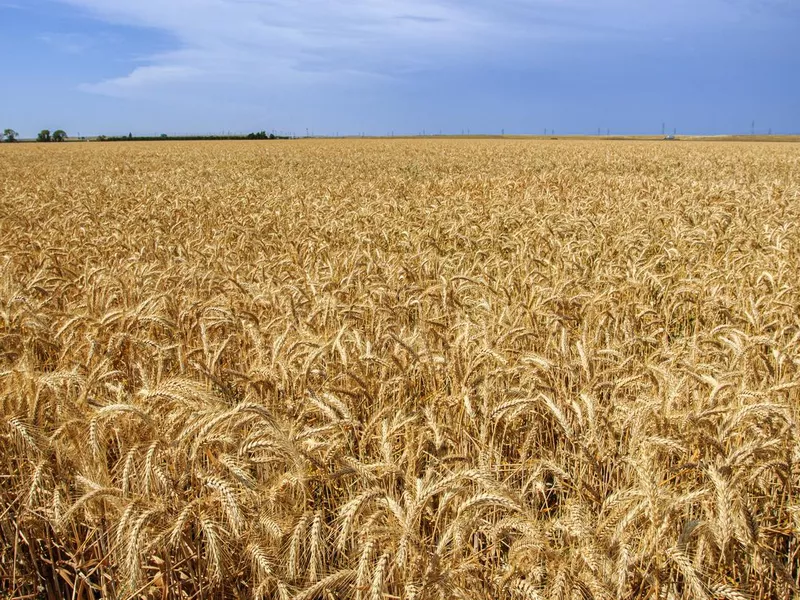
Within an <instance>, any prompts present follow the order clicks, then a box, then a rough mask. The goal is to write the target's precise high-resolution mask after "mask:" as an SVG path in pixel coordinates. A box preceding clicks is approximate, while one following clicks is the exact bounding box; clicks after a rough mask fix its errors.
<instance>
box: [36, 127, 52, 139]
mask: <svg viewBox="0 0 800 600" xmlns="http://www.w3.org/2000/svg"><path fill="white" fill-rule="evenodd" d="M36 141H37V142H51V141H52V138H51V137H50V130H49V129H42V130H41V131H40V132H39V135H37V136H36Z"/></svg>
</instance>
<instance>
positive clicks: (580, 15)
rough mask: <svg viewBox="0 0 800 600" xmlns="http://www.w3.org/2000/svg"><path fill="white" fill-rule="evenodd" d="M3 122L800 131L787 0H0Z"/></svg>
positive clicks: (106, 129)
mask: <svg viewBox="0 0 800 600" xmlns="http://www.w3.org/2000/svg"><path fill="white" fill-rule="evenodd" d="M0 23H2V24H3V27H2V30H3V34H2V36H1V37H0V55H2V56H3V59H2V62H0V74H2V81H3V90H2V94H0V129H3V128H5V127H12V128H14V129H16V130H17V131H19V132H20V133H21V134H22V135H23V136H31V135H34V134H35V132H37V131H38V130H40V129H43V128H49V129H57V128H62V129H65V130H66V131H67V132H68V133H69V134H70V135H77V134H78V133H80V134H82V135H95V134H100V133H106V134H120V133H127V132H129V131H132V132H134V133H135V134H155V133H161V132H166V133H171V134H177V133H220V132H228V131H231V132H247V131H252V130H260V129H266V130H273V129H274V130H276V131H282V132H295V133H297V134H303V135H304V134H305V132H306V129H308V130H309V132H313V133H315V134H323V135H330V134H335V133H337V132H338V133H340V134H354V133H361V132H364V133H366V134H368V135H370V134H374V135H383V134H386V133H388V132H391V131H394V132H395V134H396V135H400V134H416V133H420V132H422V131H423V130H424V131H425V132H427V133H439V132H440V131H441V132H442V133H461V132H462V131H465V132H466V131H470V132H471V133H499V132H500V131H502V130H505V132H506V133H543V131H544V130H545V128H546V129H547V130H548V131H550V130H555V132H556V133H557V134H567V133H576V134H581V133H596V132H597V130H598V128H601V129H602V131H603V132H604V133H605V131H607V130H610V131H611V132H612V133H660V131H661V124H662V122H663V123H665V124H666V128H667V130H668V131H670V132H671V131H672V129H673V128H676V129H677V130H678V132H679V133H708V134H717V133H741V132H749V130H750V127H751V122H752V121H753V120H755V125H756V130H757V131H760V132H764V133H766V132H767V130H768V129H771V130H772V131H773V132H774V133H779V132H783V133H800V35H798V32H800V2H798V0H761V1H757V0H752V1H751V0H669V1H664V0H659V1H656V0H636V1H634V0H593V1H592V0H461V1H456V0H304V1H302V2H300V1H291V0H0Z"/></svg>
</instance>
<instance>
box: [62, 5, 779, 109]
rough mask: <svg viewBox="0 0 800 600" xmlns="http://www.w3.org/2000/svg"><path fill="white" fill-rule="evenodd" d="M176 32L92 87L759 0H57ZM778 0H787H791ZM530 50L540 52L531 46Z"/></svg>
mask: <svg viewBox="0 0 800 600" xmlns="http://www.w3.org/2000/svg"><path fill="white" fill-rule="evenodd" d="M57 1H59V2H62V3H67V4H70V5H73V6H76V7H79V8H81V9H84V10H86V11H88V12H89V13H90V14H92V15H93V16H95V17H97V18H100V19H103V20H106V21H109V22H113V23H118V24H124V25H132V26H138V27H147V28H155V29H158V30H161V31H164V32H167V33H168V34H169V35H171V36H172V37H173V38H174V40H175V45H176V49H175V50H174V51H173V52H168V53H162V54H159V55H157V56H152V57H150V59H149V60H148V61H147V63H146V64H144V65H142V66H139V67H137V68H135V69H133V70H132V71H131V72H130V73H128V74H126V75H123V76H120V77H117V78H114V79H109V80H107V81H103V82H99V83H93V84H88V85H85V86H84V87H83V89H86V90H89V91H93V92H98V93H103V94H110V95H131V94H135V93H137V92H142V91H146V90H149V89H152V88H158V89H160V88H163V86H167V85H173V84H183V83H185V82H188V81H201V80H202V81H205V82H226V81H228V82H230V81H236V82H239V83H242V84H245V85H251V84H253V83H254V82H258V81H269V82H270V83H271V84H272V85H281V84H303V83H306V82H313V81H319V80H326V81H335V80H341V79H342V78H346V79H348V80H352V79H353V78H359V77H393V76H399V75H400V74H402V73H407V72H408V71H409V70H414V69H424V68H432V67H436V66H442V65H447V64H452V63H458V62H469V61H470V60H482V61H491V60H496V61H498V63H501V62H502V61H504V60H506V59H507V58H508V57H509V56H512V57H513V56H517V57H520V56H522V57H524V56H528V55H527V54H526V53H525V52H522V51H521V49H522V48H527V49H530V47H531V46H532V45H535V44H540V45H541V44H544V43H568V42H570V41H572V42H574V41H576V40H577V41H584V42H585V41H586V40H590V39H601V38H608V37H614V36H621V35H643V34H648V33H651V32H654V33H657V34H658V36H659V38H661V37H663V35H664V31H669V32H671V31H673V30H675V29H682V28H686V27H693V26H717V27H718V26H720V24H724V23H725V22H727V21H732V20H735V19H737V18H741V17H742V15H743V14H745V13H747V12H751V11H752V10H753V7H755V6H756V5H759V6H762V8H763V3H759V2H755V0H752V1H751V0H706V1H705V2H704V3H697V2H696V1H693V0H673V1H672V2H670V3H669V5H668V6H667V5H666V4H663V3H661V2H656V1H655V0H639V1H634V0H591V1H590V0H462V1H457V0H306V1H304V2H296V1H295V0H137V1H136V2H131V1H130V0H57ZM772 3H778V4H781V5H783V2H782V1H781V0H772ZM528 60H530V59H529V58H528Z"/></svg>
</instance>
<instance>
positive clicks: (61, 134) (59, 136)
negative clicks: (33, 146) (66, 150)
mask: <svg viewBox="0 0 800 600" xmlns="http://www.w3.org/2000/svg"><path fill="white" fill-rule="evenodd" d="M66 139H67V132H66V131H64V130H63V129H56V130H55V131H54V132H53V141H54V142H63V141H64V140H66Z"/></svg>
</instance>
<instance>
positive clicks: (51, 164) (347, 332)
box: [0, 139, 800, 600]
mask: <svg viewBox="0 0 800 600" xmlns="http://www.w3.org/2000/svg"><path fill="white" fill-rule="evenodd" d="M798 173H800V144H795V143H786V144H767V143H765V144H758V143H753V144H728V143H700V142H698V143H672V144H664V143H658V142H601V141H549V140H548V141H530V140H457V139H456V140H415V141H411V140H383V141H382V140H356V141H340V140H335V141H311V140H310V141H297V142H270V143H258V142H251V143H246V142H224V143H222V142H220V143H172V142H157V143H149V144H147V143H135V144H134V143H131V144H100V143H97V144H78V143H75V144H59V145H46V146H38V145H32V144H31V145H23V144H18V145H11V144H8V145H4V146H3V147H0V407H1V409H0V410H1V412H0V589H4V590H6V592H7V593H8V594H10V595H11V596H26V595H29V596H28V597H33V595H35V594H37V593H39V594H41V595H42V596H43V597H47V598H53V599H55V598H64V597H73V598H78V599H88V598H97V597H103V598H138V597H147V598H250V597H256V598H281V599H288V598H296V599H306V600H313V599H316V598H320V599H322V598H325V599H336V598H338V599H345V598H347V599H350V598H353V599H358V600H379V599H399V598H402V599H404V600H405V599H407V600H413V599H417V600H428V599H437V600H438V599H449V598H464V599H486V600H488V599H490V598H491V599H498V598H499V599H505V598H509V599H522V598H531V599H538V598H579V597H581V598H596V599H598V600H600V599H606V598H641V599H645V598H652V599H656V598H659V599H660V598H675V599H677V598H692V599H696V598H701V599H702V598H707V599H712V598H715V599H716V598H728V599H730V600H740V599H742V598H746V597H748V596H752V597H757V598H786V599H788V598H791V597H794V595H796V594H797V593H798V583H799V582H798V578H799V577H800V556H799V553H800V538H799V537H798V532H800V496H799V494H800V464H798V463H799V462H800V441H798V429H797V423H798V416H799V415H798V399H799V398H800V395H799V394H800V393H799V392H798V387H800V370H799V369H800V345H799V344H798V342H800V316H799V315H800V292H799V288H798V276H800V235H799V234H800V232H799V231H798V224H799V223H800V177H799V176H798ZM0 595H2V592H0Z"/></svg>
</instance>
